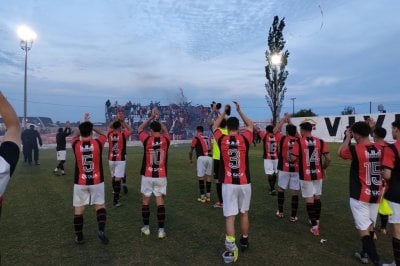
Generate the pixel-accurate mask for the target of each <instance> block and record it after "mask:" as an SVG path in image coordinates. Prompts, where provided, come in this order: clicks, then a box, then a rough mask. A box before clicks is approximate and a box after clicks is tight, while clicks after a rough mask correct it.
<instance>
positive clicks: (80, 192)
mask: <svg viewBox="0 0 400 266" xmlns="http://www.w3.org/2000/svg"><path fill="white" fill-rule="evenodd" d="M104 202H105V199H104V182H103V183H100V184H96V185H77V184H74V195H73V203H72V205H73V206H74V207H82V206H85V205H94V204H96V205H103V204H104Z"/></svg>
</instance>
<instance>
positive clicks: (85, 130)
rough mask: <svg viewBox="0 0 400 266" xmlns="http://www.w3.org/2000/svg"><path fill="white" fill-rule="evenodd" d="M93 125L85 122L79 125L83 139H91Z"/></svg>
mask: <svg viewBox="0 0 400 266" xmlns="http://www.w3.org/2000/svg"><path fill="white" fill-rule="evenodd" d="M92 130H93V124H92V123H91V122H89V121H85V122H83V123H80V124H79V132H80V133H81V136H82V137H89V136H90V134H92Z"/></svg>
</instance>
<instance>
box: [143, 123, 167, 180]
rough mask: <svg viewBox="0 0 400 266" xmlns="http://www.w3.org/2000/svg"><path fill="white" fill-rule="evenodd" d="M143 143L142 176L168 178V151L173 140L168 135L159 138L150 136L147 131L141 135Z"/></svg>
mask: <svg viewBox="0 0 400 266" xmlns="http://www.w3.org/2000/svg"><path fill="white" fill-rule="evenodd" d="M139 139H140V141H141V142H142V143H143V149H144V152H143V160H142V168H141V171H140V174H141V175H143V176H145V177H154V178H158V177H162V178H166V177H167V163H168V149H169V144H170V142H171V138H170V136H169V135H168V133H165V134H163V135H161V136H159V137H154V136H150V135H149V134H148V133H147V132H146V131H141V132H140V133H139Z"/></svg>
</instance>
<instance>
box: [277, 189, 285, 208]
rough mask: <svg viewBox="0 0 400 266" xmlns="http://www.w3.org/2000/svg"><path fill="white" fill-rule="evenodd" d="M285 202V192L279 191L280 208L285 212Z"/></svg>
mask: <svg viewBox="0 0 400 266" xmlns="http://www.w3.org/2000/svg"><path fill="white" fill-rule="evenodd" d="M284 202H285V192H284V191H278V210H279V212H283V203H284Z"/></svg>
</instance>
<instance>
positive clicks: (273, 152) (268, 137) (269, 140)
mask: <svg viewBox="0 0 400 266" xmlns="http://www.w3.org/2000/svg"><path fill="white" fill-rule="evenodd" d="M259 135H260V138H261V139H262V141H263V144H264V145H263V158H264V159H268V160H277V159H278V143H279V141H280V140H281V138H282V134H281V133H276V134H273V133H267V132H265V131H260V133H259Z"/></svg>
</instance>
